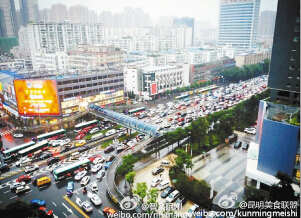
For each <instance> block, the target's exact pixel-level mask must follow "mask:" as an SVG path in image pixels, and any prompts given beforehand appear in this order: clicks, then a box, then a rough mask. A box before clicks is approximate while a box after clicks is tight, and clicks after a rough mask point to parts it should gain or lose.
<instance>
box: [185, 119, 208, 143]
mask: <svg viewBox="0 0 301 218" xmlns="http://www.w3.org/2000/svg"><path fill="white" fill-rule="evenodd" d="M208 127H209V123H208V122H207V120H206V118H205V117H199V118H198V119H197V120H196V121H193V122H191V125H190V126H188V127H187V128H186V131H187V134H188V135H189V136H190V137H191V140H192V141H193V142H197V143H198V145H200V144H201V143H205V142H206V134H207V131H208Z"/></svg>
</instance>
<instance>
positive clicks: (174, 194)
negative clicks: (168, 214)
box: [166, 190, 180, 203]
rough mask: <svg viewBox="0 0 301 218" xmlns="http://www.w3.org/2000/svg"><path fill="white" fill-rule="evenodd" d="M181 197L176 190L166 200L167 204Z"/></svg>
mask: <svg viewBox="0 0 301 218" xmlns="http://www.w3.org/2000/svg"><path fill="white" fill-rule="evenodd" d="M179 196H180V192H179V191H178V190H174V191H173V192H172V193H170V194H169V195H168V196H167V198H166V203H172V202H174V201H175V200H176V199H177V198H178V197H179Z"/></svg>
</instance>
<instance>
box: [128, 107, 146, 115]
mask: <svg viewBox="0 0 301 218" xmlns="http://www.w3.org/2000/svg"><path fill="white" fill-rule="evenodd" d="M142 111H145V107H138V108H135V109H132V110H129V112H128V114H130V115H131V114H135V115H138V114H140V113H141V112H142Z"/></svg>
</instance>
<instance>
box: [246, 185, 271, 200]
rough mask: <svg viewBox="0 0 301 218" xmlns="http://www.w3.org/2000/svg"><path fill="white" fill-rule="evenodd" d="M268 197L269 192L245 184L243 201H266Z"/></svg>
mask: <svg viewBox="0 0 301 218" xmlns="http://www.w3.org/2000/svg"><path fill="white" fill-rule="evenodd" d="M268 198H269V193H268V192H267V191H264V190H262V189H257V188H255V187H251V186H247V187H246V191H245V201H247V202H249V201H255V202H260V201H266V200H268Z"/></svg>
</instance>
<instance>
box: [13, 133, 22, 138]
mask: <svg viewBox="0 0 301 218" xmlns="http://www.w3.org/2000/svg"><path fill="white" fill-rule="evenodd" d="M14 138H23V134H22V133H16V134H14Z"/></svg>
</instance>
